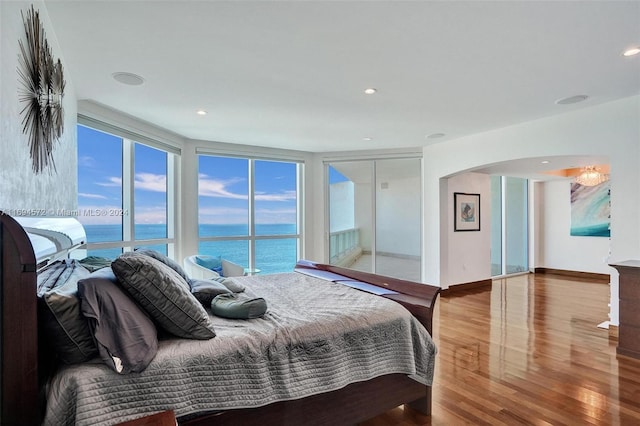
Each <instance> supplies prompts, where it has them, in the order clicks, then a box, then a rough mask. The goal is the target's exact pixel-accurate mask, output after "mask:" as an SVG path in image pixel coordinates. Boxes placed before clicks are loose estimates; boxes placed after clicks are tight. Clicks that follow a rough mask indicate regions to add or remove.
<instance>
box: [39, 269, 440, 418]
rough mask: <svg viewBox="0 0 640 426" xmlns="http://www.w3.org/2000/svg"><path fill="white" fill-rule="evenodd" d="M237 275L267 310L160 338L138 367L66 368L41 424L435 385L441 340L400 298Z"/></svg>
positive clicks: (292, 276) (294, 279)
mask: <svg viewBox="0 0 640 426" xmlns="http://www.w3.org/2000/svg"><path fill="white" fill-rule="evenodd" d="M236 279H238V280H241V282H242V284H244V285H245V286H246V289H247V290H246V292H247V294H249V295H253V296H256V297H263V298H264V299H265V300H266V301H267V304H268V312H267V314H266V315H265V316H264V317H263V318H260V319H252V320H227V319H223V318H218V317H212V318H213V321H214V323H215V330H216V333H217V336H216V337H215V338H213V339H211V340H208V341H200V340H186V339H171V340H163V341H160V344H159V350H158V354H157V355H156V357H155V359H154V360H153V361H152V362H151V364H150V365H149V366H148V367H147V368H146V370H145V371H143V372H142V373H134V374H129V375H119V374H116V373H115V372H113V371H112V370H110V369H109V368H108V367H106V366H105V365H103V364H101V363H99V362H98V361H95V362H91V363H85V364H80V365H73V366H67V367H64V368H63V369H62V370H61V371H60V372H59V373H58V374H57V375H56V377H54V379H53V380H52V382H51V383H50V385H49V388H48V401H47V410H46V418H45V424H50V425H63V424H79V425H103V424H104V425H106V424H113V423H116V422H122V421H125V420H129V419H133V418H137V417H141V416H142V415H145V414H148V413H153V412H157V411H161V410H166V409H173V410H174V411H175V412H176V415H178V416H182V415H186V414H191V413H195V412H199V411H211V410H224V409H232V408H247V407H258V406H262V405H266V404H269V403H272V402H276V401H282V400H288V399H297V398H302V397H305V396H309V395H312V394H316V393H321V392H327V391H332V390H336V389H339V388H342V387H344V386H346V385H347V384H349V383H352V382H358V381H364V380H368V379H371V378H374V377H377V376H381V375H384V374H390V373H402V374H407V375H409V376H410V377H412V378H413V379H415V380H417V381H419V382H421V383H423V384H427V385H430V384H431V381H432V378H433V365H434V358H435V352H436V349H435V346H434V344H433V342H432V340H431V337H430V336H429V334H428V333H427V331H426V330H425V329H424V327H423V326H422V325H421V324H420V323H419V322H418V321H417V320H415V318H413V316H411V314H410V313H409V312H408V311H407V310H406V309H404V308H403V307H402V306H400V305H399V304H397V303H395V302H393V301H390V300H387V299H384V298H382V297H378V296H374V295H371V294H369V293H365V292H362V291H359V290H355V289H352V288H349V287H346V286H343V285H340V284H336V283H332V282H328V281H323V280H319V279H317V278H313V277H309V276H306V275H303V274H298V273H294V272H292V273H287V274H275V275H263V276H255V277H241V278H236Z"/></svg>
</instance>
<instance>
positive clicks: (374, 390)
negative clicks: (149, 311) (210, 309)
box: [0, 214, 439, 425]
mask: <svg viewBox="0 0 640 426" xmlns="http://www.w3.org/2000/svg"><path fill="white" fill-rule="evenodd" d="M0 221H1V227H0V241H1V244H2V246H1V250H2V252H1V255H2V262H1V264H0V273H1V275H2V294H1V297H2V299H1V307H2V335H1V341H2V346H1V355H2V358H1V364H2V365H1V368H2V384H1V386H2V387H1V391H2V394H1V403H2V405H1V423H2V424H3V425H12V424H16V425H17V424H20V425H28V424H41V423H42V422H43V419H47V420H46V422H48V423H57V420H59V419H60V418H64V414H61V413H64V412H65V409H66V408H64V407H66V405H65V404H68V402H67V400H68V399H73V398H75V396H76V395H77V394H82V393H83V392H84V393H88V394H91V395H94V394H95V393H100V391H101V389H102V388H103V387H104V386H103V383H104V382H102V383H101V384H100V385H97V386H94V387H93V388H91V386H93V384H92V383H89V384H88V385H87V383H84V384H82V383H78V382H80V381H81V380H79V379H81V378H85V377H89V376H91V375H92V374H104V373H105V368H104V365H101V364H99V363H91V362H90V363H86V364H81V365H73V366H70V367H64V368H58V369H56V370H55V374H54V371H52V370H51V368H50V367H49V366H48V365H47V364H46V363H45V362H43V355H46V354H42V353H39V352H38V327H37V306H36V297H35V293H36V283H37V276H38V270H39V268H38V264H39V262H38V259H37V258H36V255H35V253H34V248H33V243H32V241H33V240H34V239H33V237H32V238H30V237H29V235H28V234H27V232H26V230H25V227H23V226H21V225H20V224H19V223H18V222H16V221H15V220H14V219H13V218H12V217H10V216H8V215H1V214H0ZM49 256H50V254H49ZM40 266H41V267H42V265H40ZM44 267H45V268H46V265H44ZM234 279H235V278H234ZM237 279H238V280H241V282H242V283H243V284H244V285H245V286H246V287H247V289H248V291H249V292H250V293H251V294H253V295H255V296H265V298H267V300H268V301H269V302H270V310H271V311H272V312H273V315H272V316H273V317H274V318H275V320H276V321H275V322H278V321H284V320H283V319H282V318H283V316H286V315H284V313H288V312H293V310H290V308H289V307H287V303H293V305H299V304H300V301H295V300H293V299H292V300H289V302H286V300H287V299H289V298H290V296H291V297H292V295H293V294H294V293H300V294H304V295H305V296H304V299H303V300H305V301H307V302H305V303H309V304H311V305H315V306H320V305H322V303H324V301H325V300H333V299H328V297H329V296H328V294H329V293H336V294H338V295H348V297H355V298H356V300H361V301H362V306H360V308H361V309H360V310H364V311H367V310H372V309H375V312H379V314H378V315H375V316H374V318H372V319H371V320H367V321H366V322H369V321H370V322H371V328H372V329H373V328H376V327H377V329H378V330H379V332H378V334H377V335H376V336H377V337H375V338H374V337H362V336H364V335H362V336H361V335H359V334H358V333H360V330H359V326H357V325H358V324H359V323H360V322H362V321H363V320H362V318H365V317H363V316H357V315H363V314H362V313H360V314H357V312H356V313H355V314H354V315H356V314H357V315H356V316H355V317H354V318H352V319H351V320H345V321H347V322H345V323H343V324H342V325H341V327H340V328H344V330H348V331H349V332H346V331H345V332H344V333H343V334H342V335H341V336H342V337H340V338H336V336H331V338H329V339H328V340H329V342H330V344H333V343H334V341H337V340H340V339H343V340H353V341H356V342H360V343H359V344H360V349H357V350H353V349H345V348H337V349H336V351H337V352H335V359H334V360H333V361H331V362H333V364H332V363H331V362H330V363H329V364H326V365H324V366H322V367H321V368H320V374H317V372H316V374H315V376H309V377H307V376H305V374H306V373H304V374H303V373H300V372H299V371H298V370H297V368H298V365H300V364H299V363H297V362H296V363H288V362H283V361H282V360H283V359H285V358H286V357H287V356H288V355H287V354H286V353H279V352H278V351H279V350H280V349H281V348H282V347H283V346H286V344H276V345H272V346H270V349H269V350H270V351H271V352H269V355H268V356H267V357H266V358H265V357H264V356H263V357H262V358H260V357H257V358H256V359H253V355H248V353H242V350H240V349H239V348H244V347H245V346H254V344H248V343H246V344H245V340H243V339H242V338H240V337H233V338H230V337H229V338H227V339H225V336H227V334H226V333H227V331H228V330H230V329H232V328H234V325H233V324H230V323H229V322H225V320H218V322H217V323H216V330H218V336H216V337H215V338H213V339H212V340H211V342H216V344H217V345H218V346H222V347H225V348H227V350H228V352H227V353H226V358H225V363H224V364H219V366H220V365H225V366H227V367H228V368H231V366H234V365H236V364H237V365H239V364H248V365H249V366H250V368H251V370H250V371H251V375H252V377H251V380H250V381H249V382H247V383H249V384H250V385H251V384H253V385H254V387H253V388H252V387H251V386H250V385H249V386H248V385H247V383H245V384H244V385H241V386H240V388H239V390H238V389H233V388H232V387H230V386H232V385H233V382H234V381H242V380H240V379H235V380H234V379H233V377H242V376H241V375H240V376H237V375H236V376H232V375H230V374H223V373H225V368H217V369H214V370H215V371H214V372H210V371H208V370H207V368H206V366H205V365H203V364H206V360H205V359H206V358H207V357H202V356H197V357H196V358H198V359H196V360H194V359H190V358H189V357H190V355H189V354H192V353H194V352H197V350H195V349H194V348H195V347H200V346H203V347H204V346H206V345H205V343H203V342H202V341H181V342H178V346H180V347H181V348H182V350H183V352H181V353H179V352H176V351H177V350H178V349H175V347H172V349H171V350H169V351H162V348H160V349H159V351H158V355H157V356H156V358H157V359H154V360H153V362H152V363H151V364H149V367H147V370H148V371H147V370H145V371H144V372H142V373H140V374H136V375H132V376H122V375H115V376H117V377H115V378H114V377H113V376H114V374H107V376H106V377H107V379H108V380H120V381H125V382H126V381H128V382H132V383H133V385H134V386H138V389H139V392H138V393H139V394H145V393H152V389H153V388H154V387H155V388H158V387H160V388H162V389H164V388H165V387H168V386H169V385H168V384H167V383H162V384H159V383H158V382H157V381H156V380H157V377H158V376H161V374H160V373H161V372H162V371H166V372H167V374H165V376H166V377H171V374H169V372H170V371H172V370H170V369H168V367H167V365H171V364H172V363H175V362H176V361H175V360H176V359H180V360H182V361H184V360H186V361H184V362H182V361H181V362H182V364H181V365H179V366H178V367H176V368H178V369H179V370H176V371H180V372H181V373H180V374H177V375H176V376H178V377H180V378H181V380H182V381H183V382H187V383H188V385H189V389H190V390H191V391H189V392H185V391H184V390H183V391H182V392H179V393H176V394H171V393H167V392H164V391H163V392H161V393H159V394H157V395H155V396H154V397H153V399H155V400H157V402H158V403H157V404H156V405H153V404H144V405H143V406H137V405H136V403H133V405H131V404H129V403H128V401H121V400H118V399H117V398H116V399H114V400H113V401H111V402H110V403H109V404H110V408H108V409H105V410H103V412H104V413H105V414H104V418H99V419H98V418H97V417H95V418H96V419H98V420H96V421H95V422H96V423H100V422H102V424H113V423H116V422H118V421H126V420H130V419H133V418H136V417H143V416H145V415H148V414H152V413H154V412H158V411H162V410H164V409H172V410H174V411H175V413H176V415H177V417H178V422H179V424H185V425H200V424H215V425H226V424H229V425H237V424H274V425H275V424H278V425H280V424H285V425H286V424H291V425H299V424H319V425H320V424H332V425H334V424H353V423H357V422H359V421H362V420H366V419H368V418H371V417H373V416H375V415H377V414H380V413H381V412H384V411H386V410H389V409H391V408H393V407H396V406H398V405H401V404H404V403H407V404H409V405H410V406H411V407H413V408H414V409H416V410H418V411H420V412H422V413H425V414H430V410H431V386H430V384H431V379H432V371H431V372H429V371H423V370H425V368H426V369H429V368H430V369H431V370H432V369H433V356H434V355H435V350H434V348H432V347H430V344H429V342H428V339H426V340H425V342H426V343H424V342H423V344H426V345H427V346H429V347H421V346H417V345H414V346H412V348H410V349H407V348H406V345H407V343H406V342H405V343H402V344H401V341H403V340H406V339H404V338H402V337H399V336H402V335H407V333H408V334H411V335H415V334H419V335H421V336H422V333H423V332H424V331H426V332H428V333H431V330H432V329H431V319H432V308H433V305H434V303H435V301H436V298H437V296H438V292H439V288H437V287H433V286H428V285H423V284H418V283H413V282H409V281H403V280H396V279H392V278H388V277H382V276H378V275H374V274H368V273H364V272H358V271H352V270H348V269H344V268H339V267H334V266H330V265H324V264H318V263H315V262H308V261H300V262H299V263H298V264H297V266H296V271H295V272H291V273H288V274H279V275H273V276H268V275H265V276H263V277H260V276H256V277H241V278H237ZM294 288H295V289H296V291H292V290H291V289H294ZM303 288H304V289H305V290H304V292H303V290H302V289H303ZM354 289H355V290H354ZM308 292H310V293H308ZM276 294H280V296H278V297H276ZM345 297H346V296H345ZM285 302H286V303H285ZM347 303H352V302H347ZM369 304H370V305H369ZM399 305H402V306H403V307H400V306H399ZM358 306H359V302H358ZM358 306H355V305H353V307H354V308H355V309H351V308H350V309H348V310H350V311H358V310H359V309H357V308H358ZM372 307H374V308H372ZM310 309H311V308H309V307H304V308H303V309H302V312H304V311H305V310H307V312H311V310H310ZM327 309H329V311H328V312H325V313H322V314H319V315H320V316H324V317H327V318H330V319H331V320H333V321H335V320H336V318H337V315H336V312H338V311H345V310H347V309H346V308H345V307H344V306H340V305H339V304H337V302H336V304H334V303H333V302H331V303H329V304H328V306H327ZM331 309H333V310H334V311H333V312H332V311H331ZM387 311H389V315H391V313H394V312H395V313H394V314H393V315H396V313H397V315H398V316H399V317H403V319H402V322H403V323H405V324H409V325H408V326H400V325H398V326H393V327H391V328H385V327H387V325H386V324H387V323H390V322H392V321H395V322H394V324H396V323H397V324H400V322H399V321H400V320H399V319H395V318H393V319H391V317H390V319H389V321H387V320H385V318H384V317H385V315H386V314H385V312H387ZM291 316H295V315H294V314H291ZM298 316H300V315H298ZM265 317H266V315H265ZM305 318H306V317H303V318H302V320H303V321H304V320H305ZM348 321H351V323H349V322H348ZM309 323H310V324H311V325H312V333H316V332H317V330H318V329H322V328H323V327H324V328H325V329H327V330H334V329H336V327H335V324H333V325H332V324H324V323H320V322H318V321H317V320H316V319H312V318H309ZM254 324H257V323H254ZM260 324H262V325H261V326H263V327H265V328H264V330H271V331H269V332H267V331H264V330H263V329H260V328H256V326H251V327H249V328H246V329H244V331H242V332H244V333H245V334H258V335H263V334H264V335H266V334H269V333H274V331H273V329H271V328H270V327H272V325H269V323H268V322H267V321H263V322H260ZM349 324H351V325H349ZM351 326H353V327H354V328H353V330H352V329H350V328H349V327H351ZM303 328H304V327H300V326H297V328H296V329H295V330H296V331H295V333H299V332H300V333H301V331H300V330H302V329H303ZM275 333H276V334H278V331H277V329H276V331H275ZM229 336H230V335H229ZM344 336H347V337H344ZM423 337H424V336H423ZM376 339H377V340H376ZM168 340H172V339H168ZM173 340H175V339H173ZM369 340H370V341H369ZM225 342H226V343H225ZM230 342H232V344H231V343H230ZM309 342H312V343H313V342H314V341H313V340H311V341H306V343H305V344H306V345H309V344H310V343H309ZM385 342H386V343H389V342H393V344H385ZM174 343H175V342H174ZM223 343H224V344H223ZM168 344H169V343H168V342H167V341H163V342H161V343H160V346H163V345H168ZM314 344H315V343H314ZM327 345H328V343H327V341H326V340H325V341H324V342H323V343H322V344H319V345H316V346H314V347H313V350H312V351H311V352H307V354H306V355H305V356H306V357H307V358H308V357H309V353H312V354H315V353H318V352H323V351H324V349H325V348H326V347H327ZM367 345H368V346H367ZM255 346H260V347H262V346H264V345H263V344H261V343H258V344H255ZM267 346H268V345H267ZM378 346H384V347H386V349H385V350H386V352H384V351H383V352H381V354H382V356H380V357H379V358H378V357H376V356H374V357H373V359H371V357H370V358H369V359H368V360H367V361H366V362H365V363H364V364H362V362H361V359H364V358H362V356H363V353H364V352H366V351H367V350H368V348H371V347H378ZM403 346H404V347H405V349H404V352H402V349H401V347H403ZM206 350H209V349H206ZM341 351H342V352H341ZM359 351H360V352H359ZM398 351H399V352H398ZM361 352H362V353H361ZM239 353H240V354H242V355H240V358H239V359H234V358H233V356H236V355H237V354H239ZM332 353H333V352H332ZM391 358H402V359H405V361H404V365H403V364H402V363H399V364H397V363H394V362H391V361H392V360H391ZM414 358H415V359H414ZM423 358H424V359H423ZM416 360H417V361H416ZM163 361H164V362H168V363H169V364H161V362H163ZM156 362H157V364H154V363H156ZM252 362H253V364H252ZM304 362H305V359H304V357H303V360H302V361H301V363H302V364H304ZM269 363H271V364H269ZM267 364H268V365H269V368H267V369H266V370H265V371H264V372H261V368H262V367H263V366H264V365H267ZM272 364H273V365H272ZM185 365H188V366H189V368H188V369H186V370H185ZM274 365H275V367H274ZM278 366H281V367H282V366H284V367H283V368H285V369H286V370H292V371H293V372H294V374H293V376H290V377H288V378H287V377H284V376H283V378H282V380H280V379H278V380H275V381H276V382H278V381H280V382H281V383H275V384H273V383H271V384H270V382H273V381H274V377H280V376H279V374H280V372H281V370H279V369H278V368H280V367H278ZM416 366H417V367H416ZM425 366H426V367H425ZM234 368H235V367H234ZM265 368H266V367H265ZM273 368H276V370H277V371H276V370H273ZM322 368H324V369H325V370H326V369H328V370H327V371H324V372H323V370H322ZM332 369H335V370H336V371H337V372H338V373H339V374H331V371H329V370H332ZM231 370H233V368H231ZM203 371H204V373H203ZM274 371H276V372H277V374H274ZM63 373H65V374H66V375H65V376H63V375H62V374H63ZM262 373H264V374H262ZM203 374H204V375H205V376H206V380H200V382H202V383H199V380H198V377H202V376H203ZM166 377H165V378H166ZM319 377H320V379H319ZM323 378H324V379H323ZM225 380H226V381H225ZM89 382H91V380H89ZM55 383H62V386H59V385H55ZM113 383H115V387H114V388H113V389H117V388H118V387H119V386H120V385H121V382H113ZM143 383H146V384H145V385H143ZM211 383H216V384H220V385H224V386H221V389H224V390H225V392H227V393H228V394H229V395H232V396H233V395H235V396H234V397H233V398H231V397H230V398H228V401H225V399H224V398H223V399H222V402H218V403H216V404H214V405H211V404H210V403H209V402H208V401H209V399H211V398H214V397H215V395H212V394H210V393H211V392H212V391H211V389H212V388H211V386H210V384H211ZM76 385H77V386H78V387H74V386H76ZM201 385H202V387H200V386H201ZM56 386H58V387H56ZM83 386H85V387H83ZM86 386H89V388H87V387H86ZM144 386H150V387H149V388H145V387H144ZM243 386H244V387H243ZM52 388H55V389H58V388H59V389H63V390H64V389H66V390H67V394H68V395H67V396H63V397H61V398H60V401H62V402H60V401H53V400H52V399H51V397H50V396H51V391H50V389H52ZM266 388H273V389H275V391H270V392H271V393H269V392H266V391H265V389H266ZM105 389H106V388H105ZM243 389H244V392H245V393H246V396H247V397H246V398H245V399H244V400H242V398H241V393H242V392H243ZM47 390H49V391H48V392H47ZM207 392H209V393H207ZM252 392H253V393H252ZM61 393H64V392H58V394H61ZM105 393H107V394H109V395H113V394H116V393H117V392H112V391H111V389H109V391H108V392H105ZM214 393H215V392H214ZM47 395H49V400H48V403H47V402H46V401H47V398H46V396H47ZM69 395H71V396H69ZM72 397H73V398H72ZM162 398H166V400H162ZM78 401H81V398H79V399H78ZM72 403H73V404H76V403H78V404H82V402H75V400H74V402H72ZM92 403H93V401H92V400H88V402H87V404H88V406H90V405H91V404H92ZM57 404H61V405H57ZM56 407H57V408H56ZM60 407H62V408H60ZM114 407H116V409H115V410H114ZM328 407H330V409H327V408H328ZM74 410H76V408H74ZM76 411H77V412H78V413H81V412H83V409H79V410H76ZM74 415H77V414H74ZM90 415H91V416H94V415H95V413H91V414H90ZM45 416H46V417H45ZM56 416H62V417H56ZM77 416H78V418H75V417H74V421H73V423H76V422H77V423H79V424H83V423H84V424H89V423H93V421H89V420H88V418H84V419H82V418H81V416H80V415H77Z"/></svg>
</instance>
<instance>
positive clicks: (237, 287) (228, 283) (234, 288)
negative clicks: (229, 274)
mask: <svg viewBox="0 0 640 426" xmlns="http://www.w3.org/2000/svg"><path fill="white" fill-rule="evenodd" d="M214 280H216V281H218V282H219V283H222V285H224V286H225V287H226V288H228V289H229V290H230V291H231V292H233V293H241V292H243V291H244V286H243V285H242V284H240V283H238V282H236V281H235V280H234V279H233V278H226V277H218V278H214Z"/></svg>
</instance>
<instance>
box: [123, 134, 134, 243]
mask: <svg viewBox="0 0 640 426" xmlns="http://www.w3.org/2000/svg"><path fill="white" fill-rule="evenodd" d="M134 161H135V153H134V143H133V141H131V140H130V139H122V209H123V210H124V211H125V212H127V213H128V214H125V215H123V217H122V240H123V243H124V244H123V245H124V248H125V251H126V249H127V248H131V247H133V239H134V237H135V229H134V224H135V217H134V216H135V210H134V202H133V196H134V192H135V188H134V185H135V176H134V174H135V170H134V167H135V162H134Z"/></svg>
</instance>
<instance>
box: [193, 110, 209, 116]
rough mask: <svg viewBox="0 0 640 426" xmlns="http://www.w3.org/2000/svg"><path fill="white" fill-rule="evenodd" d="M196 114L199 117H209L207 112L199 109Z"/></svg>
mask: <svg viewBox="0 0 640 426" xmlns="http://www.w3.org/2000/svg"><path fill="white" fill-rule="evenodd" d="M196 114H198V115H207V111H205V110H203V109H199V110H197V111H196Z"/></svg>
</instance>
